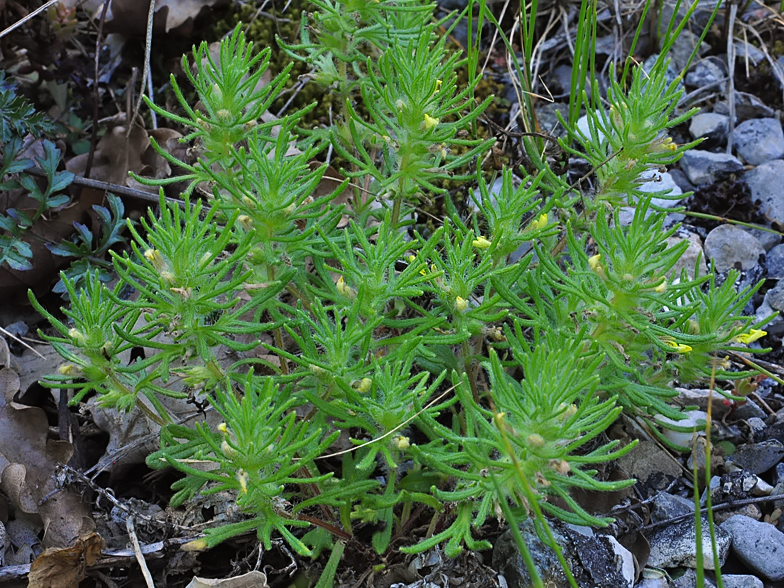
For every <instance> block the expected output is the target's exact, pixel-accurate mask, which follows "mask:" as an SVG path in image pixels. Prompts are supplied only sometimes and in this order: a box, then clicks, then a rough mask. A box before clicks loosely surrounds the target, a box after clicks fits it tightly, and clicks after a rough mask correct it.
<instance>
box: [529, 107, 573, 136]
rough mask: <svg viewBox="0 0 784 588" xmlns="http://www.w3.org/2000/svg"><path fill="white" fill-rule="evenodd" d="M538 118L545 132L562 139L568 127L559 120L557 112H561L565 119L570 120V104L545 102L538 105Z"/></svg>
mask: <svg viewBox="0 0 784 588" xmlns="http://www.w3.org/2000/svg"><path fill="white" fill-rule="evenodd" d="M535 108H536V120H537V121H538V122H539V127H540V128H541V129H542V131H543V132H545V133H547V134H548V135H552V136H553V137H556V138H558V139H560V138H561V137H565V136H566V134H567V133H566V129H565V128H564V126H563V125H562V124H561V121H559V120H558V115H557V114H556V113H558V112H560V113H561V116H562V117H563V119H564V120H565V121H568V120H569V105H568V104H563V103H561V102H544V103H538V104H537V105H536V106H535Z"/></svg>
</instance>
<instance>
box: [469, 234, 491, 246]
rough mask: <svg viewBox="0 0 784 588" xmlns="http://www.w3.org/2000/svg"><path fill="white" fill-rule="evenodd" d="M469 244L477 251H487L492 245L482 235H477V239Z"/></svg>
mask: <svg viewBox="0 0 784 588" xmlns="http://www.w3.org/2000/svg"><path fill="white" fill-rule="evenodd" d="M471 244H472V245H473V246H474V247H476V248H477V249H487V248H488V247H490V245H492V243H491V242H490V241H488V240H487V239H485V238H484V237H483V236H482V235H479V237H477V238H476V239H474V240H473V241H472V242H471Z"/></svg>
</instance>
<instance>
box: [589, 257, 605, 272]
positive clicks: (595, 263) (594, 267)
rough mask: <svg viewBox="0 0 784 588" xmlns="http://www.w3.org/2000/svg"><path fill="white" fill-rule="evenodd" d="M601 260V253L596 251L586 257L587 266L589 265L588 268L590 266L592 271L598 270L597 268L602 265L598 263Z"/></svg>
mask: <svg viewBox="0 0 784 588" xmlns="http://www.w3.org/2000/svg"><path fill="white" fill-rule="evenodd" d="M601 260H602V254H601V253H597V254H596V255H592V256H591V257H589V258H588V266H589V267H590V268H591V269H592V270H593V271H598V270H599V268H600V267H602V266H601V265H600V264H599V262H600V261H601Z"/></svg>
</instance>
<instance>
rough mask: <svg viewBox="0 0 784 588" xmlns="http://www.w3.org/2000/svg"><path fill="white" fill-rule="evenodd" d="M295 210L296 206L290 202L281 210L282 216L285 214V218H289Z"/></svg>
mask: <svg viewBox="0 0 784 588" xmlns="http://www.w3.org/2000/svg"><path fill="white" fill-rule="evenodd" d="M295 210H297V205H296V204H295V203H293V202H292V203H291V204H289V205H288V206H287V207H286V208H284V209H283V214H285V215H286V216H291V215H292V214H294V211H295Z"/></svg>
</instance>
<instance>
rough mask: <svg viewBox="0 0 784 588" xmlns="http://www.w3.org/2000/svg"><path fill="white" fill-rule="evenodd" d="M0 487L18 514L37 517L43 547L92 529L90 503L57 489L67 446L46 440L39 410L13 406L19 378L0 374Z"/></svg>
mask: <svg viewBox="0 0 784 588" xmlns="http://www.w3.org/2000/svg"><path fill="white" fill-rule="evenodd" d="M0 386H2V390H0V391H2V395H0V488H2V490H3V491H4V492H5V494H6V496H8V498H10V499H11V501H12V502H13V503H14V505H15V506H16V507H17V509H19V511H21V512H25V513H30V514H37V515H39V516H40V517H41V521H42V523H43V527H44V529H45V534H44V540H43V543H44V546H46V547H65V546H68V545H71V543H72V542H73V541H74V539H75V538H77V537H80V536H81V535H83V534H84V533H86V532H89V531H93V530H94V529H95V525H94V523H93V521H92V519H91V518H90V509H89V505H88V504H87V503H85V502H84V501H83V500H82V497H81V495H79V494H78V493H76V492H74V491H72V490H70V489H67V488H60V487H59V486H58V483H57V480H56V478H55V474H56V468H57V466H58V465H59V464H64V463H67V462H68V460H69V459H70V457H71V454H72V453H73V448H72V447H71V444H70V443H66V442H64V441H49V440H47V435H48V431H49V422H48V420H47V418H46V415H45V414H44V411H43V410H41V409H40V408H36V407H31V406H25V405H22V404H18V403H16V402H14V395H15V394H16V393H17V392H18V390H19V377H18V375H16V374H15V372H14V371H13V370H11V369H9V368H3V369H2V370H0Z"/></svg>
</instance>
